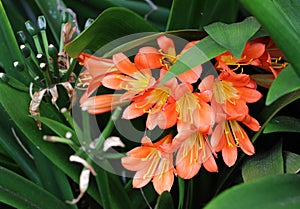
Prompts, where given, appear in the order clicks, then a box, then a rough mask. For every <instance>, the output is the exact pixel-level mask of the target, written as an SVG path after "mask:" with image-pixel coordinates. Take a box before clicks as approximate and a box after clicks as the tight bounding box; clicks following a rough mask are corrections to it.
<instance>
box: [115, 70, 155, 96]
mask: <svg viewBox="0 0 300 209" xmlns="http://www.w3.org/2000/svg"><path fill="white" fill-rule="evenodd" d="M119 78H120V79H122V80H123V82H122V83H121V84H120V87H121V88H122V89H125V90H127V91H131V92H136V93H138V92H142V91H144V90H145V89H147V88H148V86H149V85H150V82H151V79H152V76H151V75H150V74H147V73H145V74H143V73H142V72H136V73H134V74H132V75H131V76H127V77H126V78H124V77H119Z"/></svg>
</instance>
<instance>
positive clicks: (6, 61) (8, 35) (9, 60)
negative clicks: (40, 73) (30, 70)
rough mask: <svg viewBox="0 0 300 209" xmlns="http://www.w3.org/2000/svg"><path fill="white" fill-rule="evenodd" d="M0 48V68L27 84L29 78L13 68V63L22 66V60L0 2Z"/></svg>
mask: <svg viewBox="0 0 300 209" xmlns="http://www.w3.org/2000/svg"><path fill="white" fill-rule="evenodd" d="M0 19H1V24H0V48H1V51H2V52H5V53H1V56H0V67H1V68H3V69H4V70H5V72H6V73H7V74H8V75H12V76H14V77H15V78H17V79H18V80H20V81H22V82H23V83H24V84H29V81H30V78H29V77H28V75H27V74H26V73H25V72H24V71H23V72H20V71H18V70H16V69H15V68H14V66H13V63H14V62H15V61H18V62H20V63H22V64H23V65H24V58H23V56H22V54H21V52H20V50H19V46H18V44H17V41H16V38H15V36H14V32H13V30H12V28H11V25H10V22H9V20H8V18H7V16H6V13H5V10H4V8H3V5H2V2H0Z"/></svg>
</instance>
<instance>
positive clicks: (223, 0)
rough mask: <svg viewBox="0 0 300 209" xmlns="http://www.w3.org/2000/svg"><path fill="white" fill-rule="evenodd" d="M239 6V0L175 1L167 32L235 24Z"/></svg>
mask: <svg viewBox="0 0 300 209" xmlns="http://www.w3.org/2000/svg"><path fill="white" fill-rule="evenodd" d="M238 6H239V1H237V0H201V1H199V0H188V1H186V0H174V1H173V4H172V8H171V12H170V16H169V20H168V24H167V30H178V29H186V28H202V27H203V26H205V25H207V24H210V23H212V22H216V21H222V22H227V23H231V22H234V21H235V20H236V17H237V12H238ZM224 8H226V12H224ZM183 14H184V15H183Z"/></svg>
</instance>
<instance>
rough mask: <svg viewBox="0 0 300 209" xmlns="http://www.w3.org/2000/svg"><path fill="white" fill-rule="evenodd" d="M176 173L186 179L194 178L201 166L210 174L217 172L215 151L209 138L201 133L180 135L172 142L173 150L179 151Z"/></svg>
mask: <svg viewBox="0 0 300 209" xmlns="http://www.w3.org/2000/svg"><path fill="white" fill-rule="evenodd" d="M177 147H179V149H178V151H177V155H176V163H175V165H176V172H177V175H178V176H180V177H181V178H184V179H190V178H192V177H194V176H195V175H196V174H197V173H198V172H199V170H200V168H201V165H202V164H203V166H204V167H205V169H206V170H207V171H209V172H217V171H218V167H217V164H216V162H215V159H214V155H215V153H214V151H213V149H212V147H211V145H210V142H209V140H208V136H207V134H205V133H202V132H200V131H189V132H185V133H178V135H177V136H175V138H174V139H173V141H172V148H173V149H177Z"/></svg>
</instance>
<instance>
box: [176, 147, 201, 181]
mask: <svg viewBox="0 0 300 209" xmlns="http://www.w3.org/2000/svg"><path fill="white" fill-rule="evenodd" d="M185 149H186V147H184V145H182V146H181V147H180V148H179V150H178V152H177V156H176V172H177V175H178V176H180V177H181V178H183V179H190V178H193V177H194V176H195V175H196V174H197V173H198V171H199V170H200V168H201V160H200V159H199V158H198V159H195V156H191V155H192V154H197V153H194V152H191V151H190V150H189V151H188V152H189V153H188V154H187V155H185V153H184V152H185ZM191 149H193V148H191ZM197 152H198V151H197ZM198 155H199V154H198ZM199 157H200V155H199ZM191 159H192V161H191Z"/></svg>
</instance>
